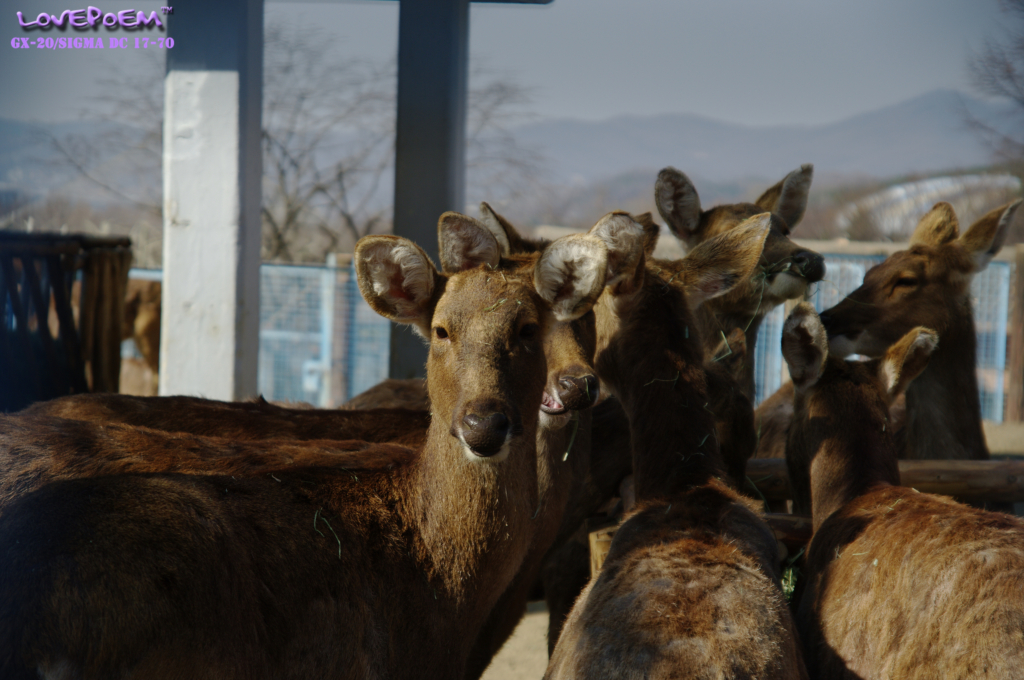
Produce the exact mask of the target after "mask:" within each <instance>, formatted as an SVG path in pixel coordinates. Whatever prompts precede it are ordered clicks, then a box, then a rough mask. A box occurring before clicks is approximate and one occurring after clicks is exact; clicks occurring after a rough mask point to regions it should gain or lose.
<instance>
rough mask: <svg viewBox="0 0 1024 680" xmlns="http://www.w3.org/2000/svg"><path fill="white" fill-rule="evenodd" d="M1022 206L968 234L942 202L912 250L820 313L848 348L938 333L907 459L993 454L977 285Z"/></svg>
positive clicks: (875, 348)
mask: <svg viewBox="0 0 1024 680" xmlns="http://www.w3.org/2000/svg"><path fill="white" fill-rule="evenodd" d="M1019 205H1020V201H1019V200H1018V201H1015V202H1013V203H1010V204H1009V205H1005V206H1002V207H1000V208H996V209H995V210H992V211H991V212H989V213H988V214H986V215H985V216H984V217H982V218H981V219H979V220H978V221H977V222H975V223H974V224H973V225H971V227H970V228H969V229H968V230H967V231H966V232H965V233H964V234H963V235H959V233H958V232H959V226H958V222H957V218H956V214H955V213H954V212H953V208H952V207H951V206H950V205H949V204H948V203H938V204H936V206H935V207H934V208H932V210H931V211H930V212H929V213H927V214H926V215H925V216H924V217H922V218H921V221H920V222H919V223H918V225H917V228H916V229H915V230H914V233H913V235H912V236H911V238H910V244H909V245H910V248H908V249H907V250H902V251H900V252H898V253H894V254H893V255H891V256H889V257H888V258H887V259H886V260H885V261H884V262H882V263H881V264H879V265H876V266H875V267H872V268H871V269H870V270H869V271H868V272H867V274H866V275H865V277H864V283H863V284H862V285H861V286H860V288H858V289H857V290H855V291H853V292H852V293H850V294H849V295H848V296H846V298H845V299H844V300H842V301H841V302H840V303H839V304H837V305H836V306H835V307H832V308H831V309H828V310H826V311H824V312H823V313H822V315H821V322H822V323H823V324H824V325H825V329H826V330H827V331H828V336H829V343H830V345H831V348H832V352H833V353H835V354H839V355H844V354H854V353H856V354H864V355H867V356H871V357H877V356H881V355H882V354H883V353H884V352H885V350H886V349H887V348H888V347H889V346H890V345H892V344H893V343H894V342H896V341H897V340H898V339H899V338H901V337H902V336H903V335H904V334H906V333H907V332H909V331H910V329H911V328H914V327H915V326H926V327H928V328H931V329H934V330H935V331H936V332H937V333H938V334H939V338H940V339H941V342H940V343H939V347H938V350H937V353H936V354H935V355H934V356H933V357H932V359H931V361H930V362H929V363H928V368H927V369H925V371H924V373H923V374H921V376H920V377H919V378H918V379H917V380H915V381H914V383H913V384H912V385H911V386H910V388H909V389H908V390H907V395H906V400H907V406H906V411H907V420H906V425H905V437H906V453H905V457H906V458H910V459H921V458H963V459H972V460H985V459H987V458H988V448H987V447H986V445H985V435H984V433H983V432H982V429H981V406H980V399H979V397H978V383H977V378H976V376H975V366H976V363H977V357H976V345H977V338H976V335H975V330H974V316H973V314H972V311H971V289H970V284H971V279H972V278H973V277H974V275H975V274H976V273H978V272H980V271H982V270H983V269H985V267H987V266H988V263H989V262H990V261H991V260H992V258H993V257H994V256H995V255H996V253H998V252H999V249H1000V248H1002V246H1003V242H1004V241H1005V239H1006V232H1007V230H1008V229H1009V226H1010V223H1011V222H1012V221H1013V216H1014V213H1015V212H1016V210H1017V207H1018V206H1019Z"/></svg>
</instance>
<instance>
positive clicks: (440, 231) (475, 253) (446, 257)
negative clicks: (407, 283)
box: [437, 212, 501, 274]
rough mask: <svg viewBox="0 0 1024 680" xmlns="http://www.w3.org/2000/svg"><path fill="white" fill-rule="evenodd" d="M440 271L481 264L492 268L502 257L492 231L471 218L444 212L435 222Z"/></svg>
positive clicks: (451, 272)
mask: <svg viewBox="0 0 1024 680" xmlns="http://www.w3.org/2000/svg"><path fill="white" fill-rule="evenodd" d="M437 240H438V245H439V246H440V251H441V252H440V255H441V270H442V271H443V272H444V273H446V274H454V273H456V272H461V271H463V270H466V269H475V268H477V267H479V266H480V265H482V264H485V265H487V266H488V267H491V268H494V267H497V266H498V261H499V260H500V259H501V247H500V246H499V245H498V241H497V240H496V239H495V238H494V234H492V233H491V231H490V230H489V229H488V228H487V227H485V226H484V225H483V224H481V223H479V222H477V221H476V220H474V219H473V218H472V217H466V216H465V215H460V214H459V213H457V212H446V213H445V214H443V215H441V219H440V220H438V222H437Z"/></svg>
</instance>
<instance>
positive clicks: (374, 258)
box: [356, 236, 445, 338]
mask: <svg viewBox="0 0 1024 680" xmlns="http://www.w3.org/2000/svg"><path fill="white" fill-rule="evenodd" d="M356 280H357V281H358V283H359V292H361V293H362V294H363V299H365V300H366V302H367V304H369V305H370V307H372V308H373V310H374V311H375V312H377V313H378V314H380V315H381V316H384V317H387V318H388V319H391V320H392V321H394V322H395V323H404V324H410V325H412V326H413V327H414V328H415V329H416V330H417V331H419V333H420V334H421V335H423V337H426V338H429V337H430V322H431V319H432V318H433V316H434V305H435V304H436V302H437V296H436V295H435V292H436V291H437V290H439V289H440V288H441V287H442V286H443V285H444V281H445V279H444V277H443V276H441V275H440V274H439V273H438V272H437V269H435V268H434V264H433V263H432V262H431V261H430V258H429V257H427V254H426V253H425V252H423V249H422V248H420V247H419V246H418V245H416V244H415V243H413V242H412V241H410V240H409V239H405V238H401V237H399V236H364V237H363V238H361V239H359V242H358V243H357V244H356Z"/></svg>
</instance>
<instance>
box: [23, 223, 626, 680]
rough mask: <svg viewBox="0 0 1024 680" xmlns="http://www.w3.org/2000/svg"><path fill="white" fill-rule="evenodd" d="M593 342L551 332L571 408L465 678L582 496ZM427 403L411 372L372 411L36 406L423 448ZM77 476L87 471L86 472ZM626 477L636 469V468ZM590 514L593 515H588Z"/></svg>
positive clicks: (202, 404) (167, 403)
mask: <svg viewBox="0 0 1024 680" xmlns="http://www.w3.org/2000/svg"><path fill="white" fill-rule="evenodd" d="M485 206H486V204H484V206H482V208H481V209H482V210H483V208H484V207H485ZM488 209H489V208H488ZM491 216H492V217H494V218H495V219H500V220H502V221H503V223H504V224H505V225H506V228H508V229H512V227H511V225H509V224H508V223H507V222H505V221H504V219H503V218H501V217H500V216H498V215H496V214H494V213H493V212H492V215H491ZM441 227H442V229H452V228H453V227H454V230H455V231H460V232H462V237H459V238H463V237H466V238H463V241H469V242H470V243H472V242H477V243H478V242H479V240H478V239H473V238H472V234H467V233H466V232H467V230H469V231H472V230H474V229H476V230H483V227H482V226H480V225H478V224H476V223H475V221H473V220H470V219H469V218H465V217H462V218H460V219H459V220H458V221H453V220H449V221H448V222H443V223H442V225H441ZM508 237H509V238H510V239H511V240H512V242H513V243H515V244H516V247H517V250H516V251H514V253H536V252H540V251H541V250H542V249H543V248H544V246H545V245H546V244H547V243H548V242H544V243H540V242H534V241H530V240H527V239H523V238H522V237H519V236H518V235H517V234H514V233H512V234H509V235H508ZM439 238H440V240H441V242H445V241H446V240H448V241H453V240H457V239H456V238H455V237H450V236H449V235H446V233H445V231H442V233H440V234H439ZM448 250H449V251H450V252H451V253H452V255H451V256H450V257H447V259H446V261H447V262H448V263H449V264H450V268H458V267H461V264H460V261H461V260H462V259H465V260H467V261H475V260H474V258H475V257H477V256H476V255H473V254H472V253H471V252H470V251H469V250H467V249H466V248H465V243H463V245H462V246H459V245H452V246H450V248H449V249H448ZM448 273H453V272H448ZM594 342H595V340H594V328H593V314H592V313H588V314H585V315H584V316H583V317H581V318H579V319H576V320H573V321H571V322H564V323H563V322H559V323H555V324H553V325H552V328H551V329H550V331H549V333H548V334H547V336H546V337H545V340H544V352H545V356H546V359H547V364H548V379H547V383H546V386H545V402H546V403H548V402H552V401H555V402H557V401H558V400H562V401H565V408H566V411H565V413H563V414H555V415H549V414H547V413H544V414H542V415H541V416H540V418H541V423H542V427H540V428H538V431H537V446H538V451H539V458H538V483H539V488H538V493H539V499H541V500H540V501H539V503H538V508H537V512H536V515H535V517H534V518H533V519H534V525H535V527H536V532H535V535H534V541H533V545H532V547H531V553H530V555H529V556H528V557H527V558H526V559H525V560H524V562H523V564H522V567H521V569H520V572H519V573H517V576H516V579H515V580H514V582H513V583H512V584H510V586H509V588H508V589H507V590H506V592H505V593H504V594H503V595H502V598H501V599H500V600H499V602H498V604H497V605H496V606H495V608H494V610H493V612H492V614H491V616H490V618H489V619H488V622H487V623H486V624H485V625H484V626H483V627H482V629H481V632H480V635H479V638H478V642H477V645H476V646H475V647H474V650H473V653H472V655H471V657H470V660H469V662H468V667H467V674H466V677H467V679H469V680H473V679H475V678H477V677H479V676H480V674H482V672H483V670H484V668H486V666H487V664H488V663H490V660H491V658H492V657H493V655H494V654H495V653H496V652H497V650H498V649H500V647H501V645H502V644H503V643H504V641H505V640H506V639H507V638H508V637H509V636H510V635H511V633H512V631H513V630H514V629H515V626H516V624H517V623H518V621H519V619H520V618H521V617H522V615H523V614H524V613H525V609H526V601H527V598H528V597H529V594H530V591H531V589H532V586H533V584H534V582H535V581H536V578H537V574H538V572H539V570H540V563H541V559H542V557H543V555H544V553H545V552H546V551H547V549H548V548H549V547H550V545H551V543H552V541H553V540H554V537H555V534H556V532H558V531H559V530H560V528H559V527H560V525H559V522H560V520H561V517H562V514H563V512H564V510H565V508H566V505H567V503H568V502H569V500H570V497H571V496H573V495H575V494H576V493H577V488H576V487H578V486H579V480H580V479H582V478H584V477H585V475H586V473H587V469H588V467H589V465H588V464H589V455H588V454H589V449H590V427H589V422H590V415H589V412H588V411H583V412H581V411H580V409H586V408H587V407H588V406H589V405H590V403H591V400H592V399H591V397H590V396H589V395H582V394H580V393H579V391H578V390H574V389H572V388H570V389H568V390H566V389H565V387H564V383H563V381H564V380H566V379H570V380H577V381H578V380H579V379H580V378H582V377H585V376H587V375H592V374H593V368H592V367H591V364H592V362H593V352H594ZM595 396H596V395H595ZM429 405H430V401H429V398H428V396H427V391H426V383H425V381H423V380H422V379H413V380H386V381H384V382H383V383H381V384H380V385H377V386H375V387H373V388H371V389H370V390H367V391H366V392H364V393H362V394H360V395H357V396H356V397H354V398H353V399H352V400H351V401H350V402H348V403H347V404H345V405H344V408H345V409H357V408H363V409H366V408H373V409H375V410H373V411H366V412H358V411H352V410H348V411H330V410H316V411H304V412H302V413H296V411H295V409H294V408H281V407H277V406H274V405H270V404H267V403H266V402H264V401H263V400H262V399H260V400H259V401H258V402H257V403H255V404H248V403H225V402H217V401H212V400H205V399H196V398H189V397H168V398H152V399H138V398H132V397H124V396H119V395H82V396H79V397H70V398H66V399H60V400H55V401H51V402H46V403H43V404H37V405H35V406H34V407H32V409H30V412H31V413H34V414H37V415H43V414H50V415H56V416H58V417H63V418H75V419H79V420H93V421H96V422H105V423H114V422H120V423H126V424H131V425H137V426H143V427H150V428H154V429H159V430H165V431H169V432H189V433H193V434H201V435H215V436H223V437H230V438H233V439H237V440H251V439H266V438H282V439H299V440H305V439H362V440H367V441H374V442H397V443H402V444H406V445H409V446H418V445H422V443H423V441H424V439H425V436H426V430H427V426H428V425H429V422H430V418H429V413H427V412H426V411H425V410H424V411H420V412H417V411H410V410H407V409H415V408H421V409H428V408H429ZM574 413H575V415H574ZM626 436H628V433H627V435H626ZM570 443H571V444H572V451H570ZM568 453H571V454H572V457H571V459H570V458H569V456H567V455H566V454H568ZM563 458H565V459H566V460H563ZM624 460H625V461H626V463H627V465H628V460H629V459H628V455H627V456H624ZM138 462H139V464H140V467H139V468H137V469H142V467H141V465H142V462H143V461H138ZM151 462H152V466H151V468H150V469H149V471H150V472H160V471H169V470H170V469H173V468H168V467H167V465H166V462H165V461H157V460H154V461H151ZM79 473H80V474H82V472H81V471H80V472H79ZM624 474H628V470H627V471H626V472H624V473H623V475H624ZM616 481H617V480H616ZM602 488H603V487H602ZM588 515H589V512H588V513H587V514H586V515H583V517H586V516H588ZM581 520H582V518H581ZM581 520H580V521H581ZM584 583H585V582H584ZM580 589H582V585H580V587H579V588H578V589H577V590H576V592H575V593H573V597H575V595H576V594H577V593H578V592H579V590H580Z"/></svg>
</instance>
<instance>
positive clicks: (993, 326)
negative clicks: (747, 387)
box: [754, 253, 1012, 423]
mask: <svg viewBox="0 0 1024 680" xmlns="http://www.w3.org/2000/svg"><path fill="white" fill-rule="evenodd" d="M822 256H823V257H824V258H825V268H826V269H825V279H824V280H823V281H822V282H821V283H819V284H817V285H816V286H815V290H814V293H813V294H812V295H811V297H810V301H811V302H812V303H813V304H814V308H815V309H817V310H818V311H819V312H821V311H824V310H826V309H828V308H829V307H832V306H833V305H835V304H837V303H838V302H839V301H840V300H842V299H843V298H844V297H846V296H847V295H848V294H849V293H851V292H852V291H854V290H855V289H856V288H858V287H859V286H860V284H861V283H862V282H863V281H864V275H865V274H866V273H867V271H868V270H869V269H871V268H872V267H874V266H875V265H876V264H878V263H879V262H881V261H882V260H884V259H885V257H884V256H883V255H874V256H872V255H842V254H826V253H822ZM1011 274H1012V266H1011V265H1010V263H1009V262H1001V261H998V260H996V261H993V262H991V263H990V264H989V266H988V268H987V269H985V270H984V271H982V272H981V273H979V274H977V275H976V276H975V277H974V280H973V282H972V283H971V303H972V306H973V309H974V326H975V330H976V332H977V335H978V350H977V351H978V355H977V374H978V389H979V391H980V396H981V415H982V417H983V418H985V419H986V420H991V421H994V422H997V423H1001V422H1003V401H1004V399H1003V397H1004V392H1005V372H1006V331H1007V317H1008V314H1009V295H1010V280H1011ZM785 317H786V311H785V308H784V306H779V307H777V308H775V310H774V311H773V312H772V313H771V314H769V315H768V316H766V317H765V319H764V322H763V323H762V324H761V328H760V330H759V331H758V334H757V348H756V349H755V354H754V357H755V358H754V365H755V367H756V368H755V376H754V379H755V382H756V385H757V391H756V394H755V401H756V402H757V403H761V401H763V400H764V399H766V398H767V397H769V396H771V395H772V393H773V392H775V390H777V389H779V387H780V386H781V385H782V383H783V382H785V381H787V380H789V371H788V370H787V369H786V362H785V360H784V359H783V358H782V324H783V322H784V321H785Z"/></svg>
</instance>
